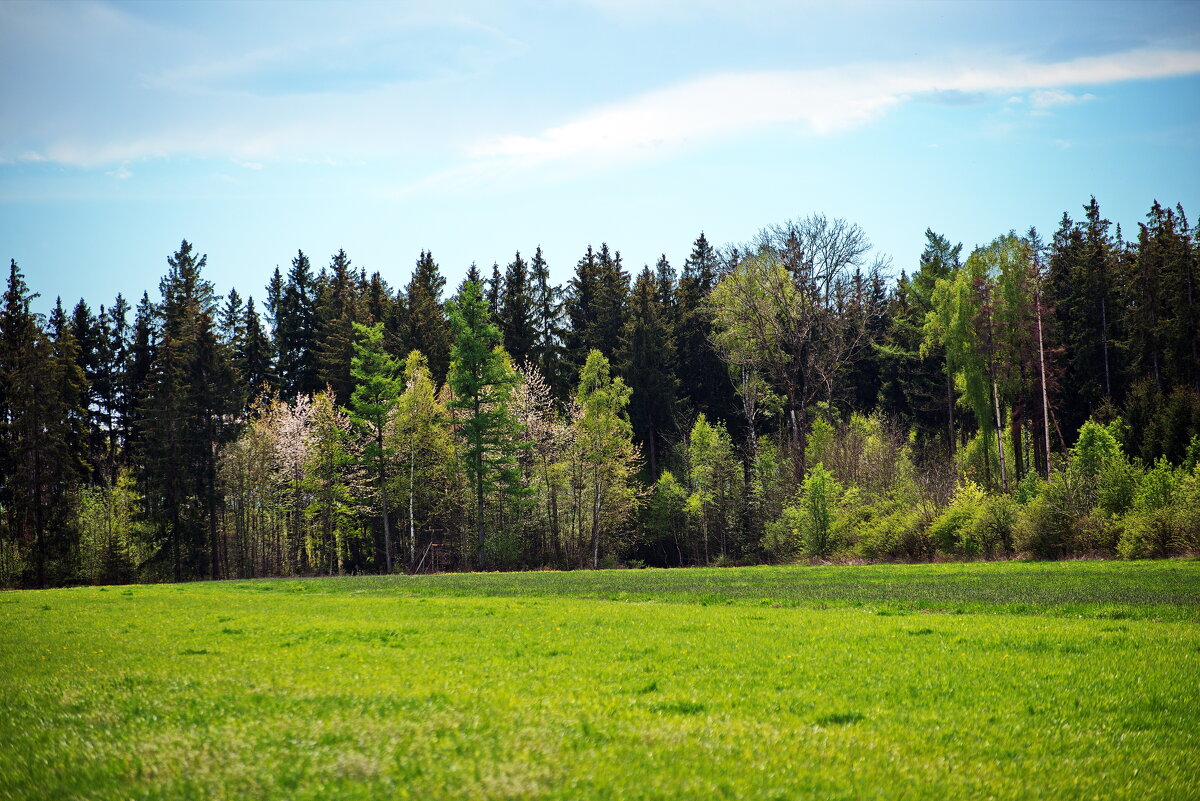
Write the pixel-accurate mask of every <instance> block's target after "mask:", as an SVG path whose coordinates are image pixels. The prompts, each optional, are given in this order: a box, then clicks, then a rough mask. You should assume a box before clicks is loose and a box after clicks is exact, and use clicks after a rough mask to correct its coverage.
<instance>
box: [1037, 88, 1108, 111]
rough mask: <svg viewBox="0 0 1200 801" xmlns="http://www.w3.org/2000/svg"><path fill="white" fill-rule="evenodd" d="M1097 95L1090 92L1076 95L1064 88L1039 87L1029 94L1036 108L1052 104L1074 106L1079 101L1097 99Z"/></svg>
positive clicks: (1048, 106)
mask: <svg viewBox="0 0 1200 801" xmlns="http://www.w3.org/2000/svg"><path fill="white" fill-rule="evenodd" d="M1095 99H1096V96H1095V95H1093V94H1091V93H1090V92H1085V93H1083V94H1079V95H1075V94H1071V93H1070V92H1067V91H1064V90H1062V89H1038V90H1037V91H1035V92H1032V93H1031V94H1030V95H1029V101H1030V102H1031V103H1032V104H1033V107H1034V108H1039V109H1044V108H1050V107H1051V106H1074V105H1076V104H1078V103H1086V102H1088V101H1089V100H1095Z"/></svg>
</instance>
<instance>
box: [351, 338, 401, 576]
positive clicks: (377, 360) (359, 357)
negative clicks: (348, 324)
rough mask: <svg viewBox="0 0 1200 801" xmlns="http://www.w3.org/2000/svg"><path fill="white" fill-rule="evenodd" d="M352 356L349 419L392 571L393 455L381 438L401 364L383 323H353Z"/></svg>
mask: <svg viewBox="0 0 1200 801" xmlns="http://www.w3.org/2000/svg"><path fill="white" fill-rule="evenodd" d="M354 332H355V343H354V353H355V355H354V358H353V360H352V361H351V365H350V374H351V375H352V376H353V377H354V381H355V386H354V392H353V393H351V395H350V419H351V420H352V421H353V422H354V424H355V425H356V426H357V427H358V429H359V431H360V432H362V434H363V435H364V437H365V439H366V447H365V448H364V449H363V463H364V466H365V467H366V469H367V471H368V472H369V473H370V475H371V476H372V477H373V478H374V480H375V492H376V494H377V496H378V499H379V517H380V519H381V520H382V523H383V553H384V565H385V567H386V570H387V572H388V573H391V572H392V526H391V517H390V509H391V501H390V498H389V495H388V483H389V481H390V475H391V466H392V461H393V457H394V454H393V453H392V451H391V449H390V448H389V447H388V442H387V440H386V439H385V437H384V433H385V431H386V429H387V425H388V420H389V418H390V417H391V415H392V412H393V411H394V410H395V408H396V403H397V401H398V399H399V397H400V375H399V373H400V369H399V368H400V365H399V363H398V362H397V361H396V359H395V358H394V357H393V356H392V355H391V354H389V353H388V352H387V351H386V350H385V349H384V346H383V324H382V323H376V324H375V325H372V326H365V325H363V324H361V323H355V324H354Z"/></svg>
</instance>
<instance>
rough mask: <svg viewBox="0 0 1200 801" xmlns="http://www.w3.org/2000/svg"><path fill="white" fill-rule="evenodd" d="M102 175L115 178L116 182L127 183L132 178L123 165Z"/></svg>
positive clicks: (131, 174)
mask: <svg viewBox="0 0 1200 801" xmlns="http://www.w3.org/2000/svg"><path fill="white" fill-rule="evenodd" d="M104 174H105V175H108V176H111V177H113V178H116V179H117V180H118V181H128V180H129V179H130V178H132V177H133V173H132V172H131V171H130V169H129V168H128V167H126V166H125V165H121V166H120V167H118V168H117V169H115V170H110V171H109V172H106V173H104Z"/></svg>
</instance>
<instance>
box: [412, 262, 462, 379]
mask: <svg viewBox="0 0 1200 801" xmlns="http://www.w3.org/2000/svg"><path fill="white" fill-rule="evenodd" d="M445 286H446V279H445V277H444V276H443V275H442V273H441V271H440V270H439V269H438V265H437V262H435V261H434V260H433V254H432V253H429V252H428V251H422V252H421V256H420V258H418V259H417V267H416V269H415V270H414V271H413V275H412V280H410V281H409V282H408V290H407V292H406V294H407V297H408V326H409V328H408V331H409V334H408V343H407V345H408V349H409V350H419V351H421V353H423V354H425V358H426V359H428V360H429V371H430V373H432V374H433V380H434V381H436V382H437V383H439V384H440V383H442V382H444V381H445V380H446V371H447V370H448V369H449V367H450V344H451V342H452V341H453V338H452V335H451V332H450V324H449V322H448V321H447V320H446V312H445V310H444V309H443V307H442V290H443V289H444V288H445ZM405 352H406V353H407V352H408V351H407V350H406V351H405Z"/></svg>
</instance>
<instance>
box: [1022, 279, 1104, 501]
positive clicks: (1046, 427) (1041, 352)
mask: <svg viewBox="0 0 1200 801" xmlns="http://www.w3.org/2000/svg"><path fill="white" fill-rule="evenodd" d="M1035 308H1036V309H1037V327H1038V374H1039V376H1040V379H1041V382H1040V383H1041V385H1042V387H1041V388H1042V435H1043V442H1044V444H1045V449H1046V478H1050V402H1049V400H1048V399H1047V393H1046V349H1045V345H1044V344H1043V341H1042V296H1041V293H1040V292H1039V293H1038V295H1037V298H1036V303H1035ZM1106 346H1107V343H1106ZM1107 356H1108V354H1107V352H1106V353H1105V362H1104V364H1105V374H1104V377H1105V381H1106V382H1107V380H1108V372H1107V370H1108V359H1107Z"/></svg>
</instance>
